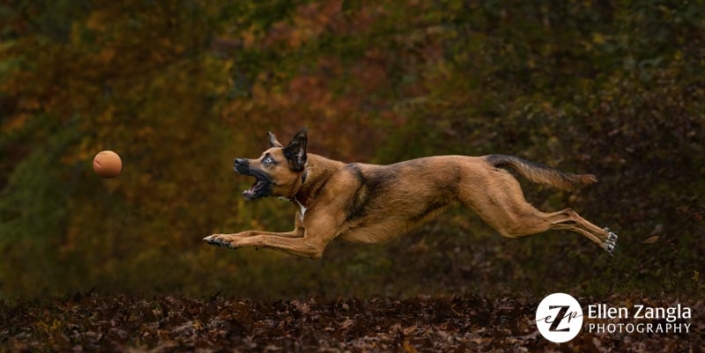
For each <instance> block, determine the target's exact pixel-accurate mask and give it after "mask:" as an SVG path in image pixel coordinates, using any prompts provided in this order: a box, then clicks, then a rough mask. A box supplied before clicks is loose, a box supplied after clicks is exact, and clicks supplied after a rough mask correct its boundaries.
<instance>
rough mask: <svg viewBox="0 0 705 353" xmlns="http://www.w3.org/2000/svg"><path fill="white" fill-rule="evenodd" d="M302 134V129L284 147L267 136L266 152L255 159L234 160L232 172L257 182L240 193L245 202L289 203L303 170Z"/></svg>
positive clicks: (304, 157)
mask: <svg viewBox="0 0 705 353" xmlns="http://www.w3.org/2000/svg"><path fill="white" fill-rule="evenodd" d="M306 131H307V130H306V128H302V129H301V130H299V132H297V133H296V135H294V138H293V139H291V142H289V145H288V146H286V147H284V146H283V145H282V144H281V143H280V142H279V141H278V140H277V137H276V136H274V134H273V133H271V132H269V144H270V148H269V149H268V150H266V151H264V152H263V153H262V155H261V156H260V157H259V158H257V159H246V158H235V171H236V172H238V173H240V174H242V175H250V176H253V177H255V179H257V180H256V181H255V183H254V184H252V187H250V188H249V189H247V190H245V191H243V192H242V195H243V196H244V197H245V198H246V199H248V200H254V199H257V198H260V197H266V196H276V197H284V198H287V199H292V198H293V197H294V195H296V192H298V189H299V188H300V187H301V184H303V179H302V178H303V177H304V174H305V170H306V141H307V137H306Z"/></svg>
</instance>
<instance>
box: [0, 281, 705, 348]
mask: <svg viewBox="0 0 705 353" xmlns="http://www.w3.org/2000/svg"><path fill="white" fill-rule="evenodd" d="M579 299H580V301H581V303H583V302H584V303H589V302H594V303H597V302H600V301H598V300H594V299H593V298H579ZM539 301H540V298H538V299H536V298H532V299H510V298H503V299H488V298H482V297H454V298H426V297H420V298H413V299H403V300H402V299H391V298H373V299H369V300H357V299H337V300H327V299H309V300H288V301H266V300H263V301H259V300H250V299H226V298H213V299H200V300H195V299H188V298H179V297H158V298H138V297H130V296H110V295H97V294H91V295H85V296H74V297H73V298H70V299H67V300H53V301H50V300H43V301H35V302H24V303H16V304H12V305H7V304H5V305H0V352H24V351H57V352H71V351H73V352H82V351H89V352H106V351H107V352H109V351H131V352H182V351H196V352H230V351H242V352H345V351H349V352H382V351H385V352H386V351H389V352H465V351H496V352H502V351H504V352H527V351H528V352H533V351H556V352H574V351H584V352H600V351H634V352H642V351H644V352H646V351H648V352H702V351H703V345H704V344H705V340H704V339H703V337H702V336H703V332H704V331H705V319H704V317H703V312H704V310H705V306H704V305H703V303H702V301H698V302H690V303H689V302H683V303H682V305H684V306H689V307H690V308H691V309H692V311H693V314H692V318H691V319H690V320H685V321H687V322H688V323H690V324H691V329H690V331H691V332H690V333H689V334H646V333H643V334H639V333H633V334H626V333H623V334H594V333H586V332H585V329H583V332H581V333H580V334H579V335H578V337H577V338H576V339H574V340H573V341H571V342H569V343H566V344H562V345H557V344H553V343H550V342H548V341H546V340H545V339H543V338H542V337H541V336H540V335H539V334H538V332H537V330H536V326H535V324H534V322H533V320H534V315H535V310H536V306H537V305H538V302H539ZM606 301H607V302H609V303H610V305H613V306H616V305H631V304H633V303H645V304H648V305H650V306H654V307H657V306H663V307H668V306H669V305H675V304H674V303H675V302H676V301H669V300H651V299H644V298H641V297H632V298H630V297H611V298H608V299H607V300H606ZM602 302H605V301H602ZM656 321H658V320H651V321H649V322H656ZM661 321H663V320H661ZM682 321H683V320H679V322H682Z"/></svg>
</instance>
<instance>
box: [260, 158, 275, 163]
mask: <svg viewBox="0 0 705 353" xmlns="http://www.w3.org/2000/svg"><path fill="white" fill-rule="evenodd" d="M262 162H264V163H272V162H274V160H273V159H272V157H270V156H267V157H264V160H262Z"/></svg>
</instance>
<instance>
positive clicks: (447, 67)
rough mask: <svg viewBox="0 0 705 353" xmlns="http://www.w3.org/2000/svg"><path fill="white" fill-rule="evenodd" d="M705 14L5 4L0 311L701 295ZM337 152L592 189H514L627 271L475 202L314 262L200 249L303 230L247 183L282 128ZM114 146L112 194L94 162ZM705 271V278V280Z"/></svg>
mask: <svg viewBox="0 0 705 353" xmlns="http://www.w3.org/2000/svg"><path fill="white" fill-rule="evenodd" d="M704 125H705V2H704V1H682V2H681V1H658V0H640V1H616V0H595V1H585V0H580V1H578V0H552V1H519V0H514V1H511V0H510V1H499V0H488V1H461V0H439V1H423V0H410V1H404V2H401V1H347V0H346V1H340V0H330V1H319V2H308V1H296V0H269V1H231V0H209V1H205V0H174V1H148V0H125V1H112V0H0V131H1V134H0V299H12V298H17V297H37V296H44V295H63V294H66V293H72V292H76V291H88V290H92V289H95V290H98V291H111V292H120V293H143V294H152V293H154V294H159V293H183V294H186V295H212V294H214V293H221V294H229V295H236V296H249V297H254V298H278V297H287V296H310V295H323V296H337V295H344V296H361V297H365V296H371V295H395V296H396V295H400V296H414V295H419V294H428V295H448V294H461V293H480V294H493V293H501V294H517V295H518V294H522V293H525V294H527V295H545V294H547V293H551V292H556V291H564V292H568V293H571V294H573V295H608V294H610V293H614V292H628V293H643V294H645V295H667V296H701V295H702V291H703V289H704V287H705V286H703V281H704V279H703V278H701V274H700V271H702V269H703V264H704V262H703V259H704V258H705V245H704V244H705V221H704V220H703V216H704V215H705V199H704V198H705V178H704V176H705V150H704V142H705V141H704V140H705V134H704V132H705V131H703V130H704ZM301 126H308V127H309V151H310V152H312V153H317V154H321V155H324V156H327V157H330V158H335V159H341V160H345V161H350V162H353V161H359V162H372V163H383V164H384V163H393V162H396V161H400V160H404V159H410V158H415V157H422V156H429V155H442V154H463V155H483V154H489V153H504V154H514V155H518V156H521V157H523V158H527V159H530V160H532V161H536V162H540V163H544V164H548V165H551V166H555V167H558V168H560V169H563V170H566V171H572V172H576V173H594V174H596V175H597V176H598V179H599V183H598V184H596V185H594V186H590V187H588V188H586V189H584V190H582V191H580V192H578V193H574V194H569V193H565V192H561V191H556V190H553V189H549V188H544V187H541V186H538V185H533V184H530V183H527V182H525V181H523V180H522V184H523V185H524V186H525V190H526V193H527V198H528V199H529V200H530V201H531V202H532V203H533V204H535V205H536V206H537V207H539V208H541V209H543V210H546V211H548V210H559V209H562V208H564V207H572V208H574V209H576V210H577V211H578V212H579V213H581V214H582V215H583V216H584V217H585V218H587V219H589V220H591V221H592V222H594V223H596V224H597V225H599V226H609V227H610V228H611V229H612V230H614V231H615V232H616V233H617V234H619V236H620V238H619V242H618V246H619V248H618V250H617V251H616V253H615V256H614V257H610V256H609V255H608V254H607V253H605V252H604V251H603V250H601V249H599V248H598V247H597V246H595V245H594V244H592V243H590V242H589V241H588V240H586V239H584V238H582V237H579V236H577V235H574V234H571V233H564V232H551V233H547V234H545V235H540V236H537V237H532V238H528V239H523V240H509V239H504V238H502V237H500V236H499V235H497V234H496V233H495V232H494V231H492V230H491V229H490V228H489V227H487V226H485V225H483V223H482V222H481V221H480V220H479V219H478V218H477V217H476V216H474V215H471V214H469V213H468V212H467V211H463V210H455V211H450V212H448V213H446V214H444V215H442V216H441V217H440V218H439V219H438V220H437V221H434V222H431V223H429V224H427V225H426V226H424V227H422V228H421V229H419V230H417V231H414V232H412V233H411V234H409V235H407V236H405V237H403V238H401V239H398V240H395V241H393V242H391V243H389V244H386V245H372V246H370V245H355V244H346V243H342V242H334V243H333V244H331V245H330V246H329V248H328V249H327V250H326V252H325V254H324V258H323V259H322V260H320V261H311V260H307V259H300V258H296V257H292V256H288V255H283V254H279V253H276V252H273V251H260V252H256V251H254V250H239V251H229V250H224V249H221V248H214V247H211V246H208V245H206V244H205V243H204V242H203V241H202V240H201V239H202V238H203V237H204V236H207V235H210V234H212V233H232V232H237V231H241V230H246V229H253V228H254V229H268V230H280V231H285V230H290V228H291V227H292V222H293V217H294V212H295V208H294V207H293V206H291V205H288V204H285V203H282V202H281V201H279V200H275V199H265V200H258V201H256V202H246V201H245V200H244V199H243V198H242V197H241V196H240V192H241V190H244V189H246V188H248V187H249V185H250V184H251V183H252V180H251V179H250V178H247V177H242V176H237V175H235V174H234V173H233V171H232V160H233V158H234V157H250V158H252V157H255V156H257V155H259V153H260V152H261V151H262V150H263V149H264V148H265V147H266V146H267V139H266V132H267V131H268V130H272V131H273V132H275V133H276V134H277V135H278V136H279V139H280V140H282V141H285V140H286V141H288V139H289V138H290V137H291V135H292V134H293V133H294V132H295V131H296V130H297V129H299V128H300V127H301ZM103 149H111V150H114V151H116V152H118V153H119V154H120V155H121V157H122V160H123V164H124V167H123V172H122V174H121V175H120V176H119V177H118V178H115V179H111V180H104V179H101V178H99V177H97V176H96V175H95V174H94V173H93V171H92V169H91V161H92V158H93V156H94V155H95V154H96V153H97V152H99V151H101V150H103ZM703 276H705V274H703Z"/></svg>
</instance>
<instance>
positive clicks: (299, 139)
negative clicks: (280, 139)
mask: <svg viewBox="0 0 705 353" xmlns="http://www.w3.org/2000/svg"><path fill="white" fill-rule="evenodd" d="M307 131H308V129H306V128H305V127H304V128H302V129H301V130H299V132H297V133H296V135H294V138H293V139H291V142H289V146H286V148H284V156H285V157H286V159H287V160H288V161H289V166H290V167H291V169H292V170H294V171H297V172H299V171H302V170H303V169H304V168H305V167H306V141H307V139H308V138H307V137H306V133H307Z"/></svg>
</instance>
